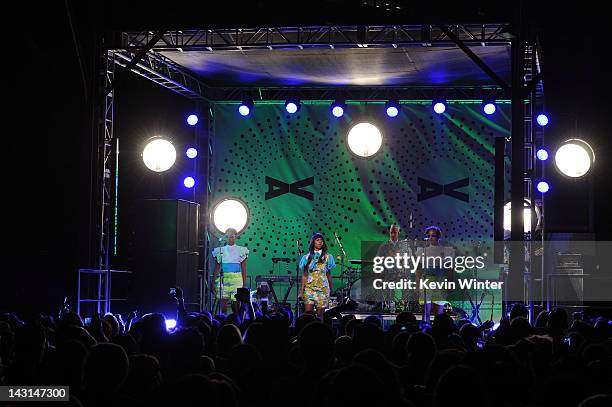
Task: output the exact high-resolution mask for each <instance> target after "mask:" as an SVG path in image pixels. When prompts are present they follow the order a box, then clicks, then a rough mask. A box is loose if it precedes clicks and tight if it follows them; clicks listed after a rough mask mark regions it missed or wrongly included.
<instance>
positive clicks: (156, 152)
mask: <svg viewBox="0 0 612 407" xmlns="http://www.w3.org/2000/svg"><path fill="white" fill-rule="evenodd" d="M142 160H143V161H144V164H145V165H146V166H147V168H148V169H150V170H151V171H155V172H164V171H167V170H169V169H170V168H171V167H172V166H173V165H174V162H175V161H176V149H175V148H174V146H173V145H172V143H171V142H170V141H168V140H166V139H164V138H161V137H156V138H153V139H151V140H150V141H149V142H148V143H147V145H146V146H145V148H144V150H142Z"/></svg>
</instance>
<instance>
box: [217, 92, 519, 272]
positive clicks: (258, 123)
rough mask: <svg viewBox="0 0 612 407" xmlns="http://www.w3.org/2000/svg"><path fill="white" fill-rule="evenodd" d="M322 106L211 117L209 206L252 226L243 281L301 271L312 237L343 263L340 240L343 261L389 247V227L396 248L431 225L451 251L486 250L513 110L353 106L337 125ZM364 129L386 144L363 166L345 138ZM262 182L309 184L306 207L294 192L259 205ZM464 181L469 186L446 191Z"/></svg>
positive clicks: (462, 105)
mask: <svg viewBox="0 0 612 407" xmlns="http://www.w3.org/2000/svg"><path fill="white" fill-rule="evenodd" d="M330 102H331V101H328V102H325V101H312V102H302V107H301V109H300V111H299V112H298V113H297V114H295V115H289V114H287V113H286V112H285V110H284V106H283V104H282V103H279V102H259V103H256V105H255V109H254V112H253V113H252V114H251V115H250V116H248V117H242V116H240V115H239V114H238V113H237V111H236V107H237V105H236V104H217V105H216V107H215V112H214V113H215V153H214V157H215V158H214V160H215V161H214V171H213V176H214V191H213V198H212V202H213V204H214V203H216V202H218V201H219V200H221V199H223V198H226V197H237V198H240V199H241V200H243V201H244V202H245V203H246V204H247V205H248V207H249V211H250V223H249V224H248V226H247V228H246V230H245V231H244V232H243V233H242V236H241V237H240V240H239V241H238V243H239V244H240V245H244V246H247V247H248V248H249V249H250V251H251V255H250V257H249V267H248V270H249V276H252V277H254V276H255V275H258V274H267V273H268V272H269V271H270V270H274V272H275V274H279V273H280V274H286V273H287V272H286V271H285V269H286V267H285V266H280V267H279V266H278V265H277V266H276V267H273V263H272V258H273V257H289V258H291V259H296V261H297V251H296V247H295V241H296V239H298V238H299V239H301V240H302V242H304V243H305V244H306V243H307V241H308V238H309V237H310V235H311V234H312V233H313V231H321V232H322V233H323V234H324V235H325V236H326V238H327V243H328V245H329V246H330V250H331V252H332V253H333V254H334V255H339V254H340V251H339V247H338V245H337V243H336V242H335V239H334V236H333V232H334V231H336V232H337V233H338V235H339V236H340V237H341V239H342V240H341V241H342V243H343V245H344V247H345V250H346V252H347V255H348V257H349V259H358V258H359V257H360V244H361V242H362V241H363V240H381V241H383V240H385V239H386V237H387V226H388V225H389V224H390V223H393V222H394V223H398V224H399V225H400V226H401V227H402V238H409V239H414V238H420V237H421V235H422V232H423V228H424V227H425V226H428V225H431V224H435V225H439V226H440V227H441V228H442V230H443V233H444V237H445V238H446V239H447V240H453V241H455V242H466V243H467V242H472V241H483V242H486V243H487V244H489V243H490V242H491V241H492V239H493V195H494V194H493V186H494V179H493V176H494V162H493V161H494V160H493V158H494V148H493V146H494V138H495V137H502V136H509V134H510V117H509V112H510V104H507V103H500V104H498V110H497V112H496V113H495V115H493V116H490V117H485V115H484V114H483V113H482V110H481V104H480V102H479V101H473V102H470V101H454V102H453V101H449V104H448V107H447V110H446V112H445V113H444V114H443V115H440V116H439V115H436V114H434V113H433V112H432V109H431V103H430V102H429V101H421V102H419V101H413V102H402V109H401V112H400V115H399V116H398V117H396V118H394V119H390V118H388V117H387V116H386V115H385V114H384V104H380V103H353V104H349V105H348V108H347V113H346V114H345V115H344V117H342V118H340V119H337V118H335V117H333V116H332V115H331V113H330V111H329V105H330ZM362 120H368V121H371V122H373V123H375V124H376V125H377V126H379V128H380V129H381V130H382V133H383V137H384V140H383V147H382V149H381V150H380V151H379V153H378V154H376V155H375V156H373V157H370V158H368V159H363V158H359V157H356V156H354V155H353V154H352V153H351V152H350V151H349V150H348V148H347V145H346V135H347V132H348V130H349V128H350V127H351V125H353V124H355V123H357V122H359V121H362ZM266 177H271V178H274V179H275V180H277V181H280V182H281V186H282V184H283V183H284V184H292V183H295V182H297V181H300V180H305V179H308V178H309V177H313V185H311V186H307V187H304V188H301V190H302V191H309V192H311V193H312V200H310V199H308V198H307V197H304V196H301V195H298V194H296V193H291V192H289V193H284V194H282V195H280V196H277V197H274V198H272V199H266V192H267V191H268V189H269V187H268V185H267V184H266ZM419 178H420V179H421V180H420V181H419ZM466 179H467V182H468V183H469V184H468V185H466V186H460V187H458V188H455V189H453V188H452V186H451V187H446V188H444V187H442V185H447V186H448V185H449V184H452V183H456V182H459V184H458V185H463V184H465V183H466ZM456 185H457V184H456ZM432 188H433V189H432ZM274 189H276V188H274ZM432 190H433V191H434V192H433V193H431V192H432ZM436 191H437V192H436ZM449 191H450V193H449ZM457 193H458V194H457ZM419 195H421V198H425V199H419ZM428 195H429V196H428ZM465 195H467V202H466V196H465ZM411 219H412V222H411ZM411 225H412V228H411ZM289 269H290V270H291V271H294V270H295V266H294V263H292V264H291V265H290V266H289ZM338 272H339V269H338V268H337V269H336V273H338Z"/></svg>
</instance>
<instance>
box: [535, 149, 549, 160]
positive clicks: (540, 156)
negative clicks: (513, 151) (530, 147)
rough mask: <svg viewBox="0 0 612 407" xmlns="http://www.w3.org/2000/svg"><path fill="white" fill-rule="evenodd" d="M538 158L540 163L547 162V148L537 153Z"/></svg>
mask: <svg viewBox="0 0 612 407" xmlns="http://www.w3.org/2000/svg"><path fill="white" fill-rule="evenodd" d="M536 157H538V160H540V161H546V160H548V151H547V150H546V149H545V148H540V149H538V152H537V153H536Z"/></svg>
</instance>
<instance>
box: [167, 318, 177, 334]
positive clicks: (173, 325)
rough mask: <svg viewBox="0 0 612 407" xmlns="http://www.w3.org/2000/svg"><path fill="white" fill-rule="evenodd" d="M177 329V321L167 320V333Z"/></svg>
mask: <svg viewBox="0 0 612 407" xmlns="http://www.w3.org/2000/svg"><path fill="white" fill-rule="evenodd" d="M174 328H176V319H166V331H172V330H173V329H174Z"/></svg>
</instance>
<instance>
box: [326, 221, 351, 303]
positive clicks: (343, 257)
mask: <svg viewBox="0 0 612 407" xmlns="http://www.w3.org/2000/svg"><path fill="white" fill-rule="evenodd" d="M334 237H335V238H336V242H338V246H339V247H340V253H341V255H340V276H341V277H342V278H343V279H344V278H348V283H345V284H344V288H345V289H346V293H345V295H343V296H342V303H345V302H346V299H347V297H349V294H350V292H349V287H350V285H351V283H352V282H351V278H352V275H350V274H349V275H348V277H346V275H345V274H344V259H345V258H346V251H345V250H344V246H342V242H341V241H340V238H339V237H338V233H336V232H334ZM351 273H352V270H351ZM330 295H331V292H330Z"/></svg>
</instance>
